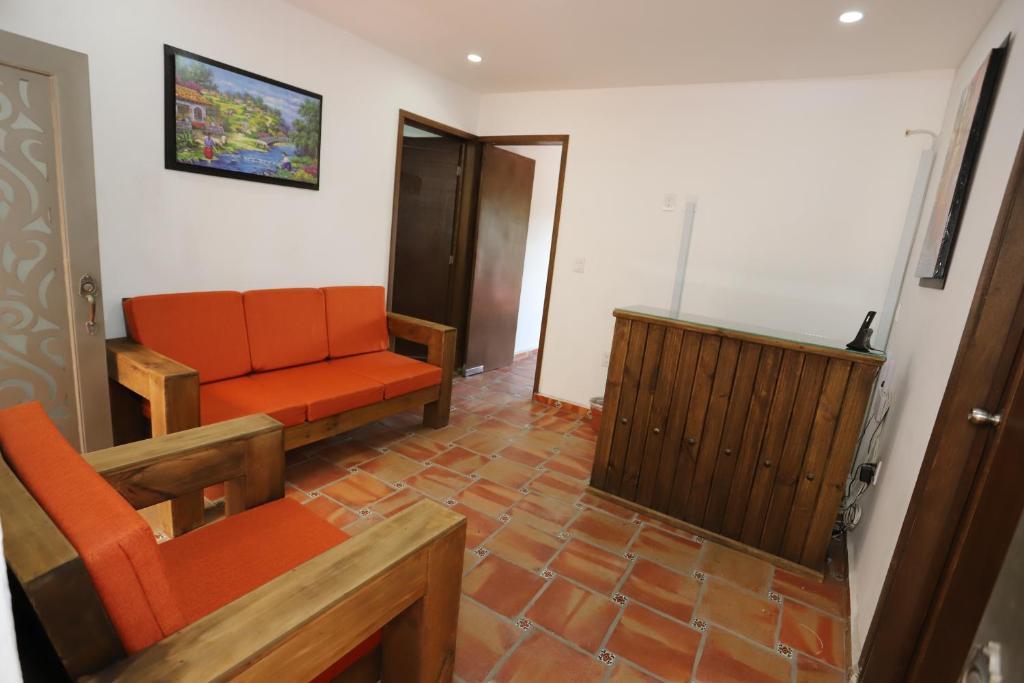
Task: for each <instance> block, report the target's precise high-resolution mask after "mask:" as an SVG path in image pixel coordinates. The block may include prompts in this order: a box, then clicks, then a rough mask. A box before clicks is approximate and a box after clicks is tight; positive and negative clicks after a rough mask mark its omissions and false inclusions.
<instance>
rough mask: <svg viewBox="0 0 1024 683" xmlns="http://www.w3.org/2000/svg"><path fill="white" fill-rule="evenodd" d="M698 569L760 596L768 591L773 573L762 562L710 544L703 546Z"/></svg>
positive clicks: (767, 565) (770, 567)
mask: <svg viewBox="0 0 1024 683" xmlns="http://www.w3.org/2000/svg"><path fill="white" fill-rule="evenodd" d="M698 569H700V570H702V571H703V572H705V573H707V574H710V575H711V576H716V577H718V578H722V579H726V580H727V581H731V582H732V583H734V584H736V585H737V586H741V587H743V588H746V589H747V590H750V591H754V592H755V593H762V594H763V593H764V592H765V591H766V590H767V589H768V585H769V584H770V583H771V580H772V572H773V569H772V566H771V565H770V564H768V563H767V562H765V561H764V560H759V559H758V558H756V557H753V556H752V555H748V554H746V553H741V552H739V551H738V550H733V549H732V548H726V547H725V546H724V545H719V544H718V543H710V542H709V543H705V544H704V553H703V554H702V556H701V559H700V566H699V567H698Z"/></svg>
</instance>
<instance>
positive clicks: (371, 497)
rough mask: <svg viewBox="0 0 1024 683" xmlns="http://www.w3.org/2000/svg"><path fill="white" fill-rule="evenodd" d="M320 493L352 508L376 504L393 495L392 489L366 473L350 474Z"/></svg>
mask: <svg viewBox="0 0 1024 683" xmlns="http://www.w3.org/2000/svg"><path fill="white" fill-rule="evenodd" d="M322 492H323V493H325V494H327V495H328V496H330V497H331V498H333V499H334V500H337V501H340V502H342V503H344V504H345V505H348V506H349V507H352V508H357V509H358V508H361V507H366V506H367V505H370V504H371V503H376V502H377V501H378V500H380V499H381V498H384V497H385V496H389V495H391V494H392V493H394V492H395V491H394V489H392V488H391V487H390V486H388V485H387V484H385V483H384V482H382V481H381V480H379V479H377V478H375V477H372V476H370V475H369V474H367V473H366V472H357V473H356V474H350V475H348V476H347V477H345V478H344V479H342V480H341V481H338V482H336V483H334V484H331V485H330V486H326V487H324V488H323V489H322Z"/></svg>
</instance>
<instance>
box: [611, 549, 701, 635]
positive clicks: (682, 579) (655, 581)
mask: <svg viewBox="0 0 1024 683" xmlns="http://www.w3.org/2000/svg"><path fill="white" fill-rule="evenodd" d="M621 591H622V593H624V594H625V595H628V596H629V597H630V598H632V599H634V600H636V601H638V602H641V603H643V604H645V605H647V606H649V607H653V608H654V609H656V610H658V611H659V612H664V613H665V614H668V615H669V616H672V617H675V618H676V619H678V620H679V621H689V620H690V618H691V617H692V616H693V606H694V605H695V604H696V602H697V593H698V592H699V591H700V583H699V582H698V581H697V580H696V579H695V578H694V577H692V576H686V575H683V574H677V573H676V572H673V571H670V570H668V569H665V568H664V567H662V566H661V565H657V564H654V563H653V562H650V561H648V560H639V561H637V563H636V564H635V565H634V566H633V571H631V572H630V574H629V578H627V579H626V582H625V583H624V584H623V585H622V589H621Z"/></svg>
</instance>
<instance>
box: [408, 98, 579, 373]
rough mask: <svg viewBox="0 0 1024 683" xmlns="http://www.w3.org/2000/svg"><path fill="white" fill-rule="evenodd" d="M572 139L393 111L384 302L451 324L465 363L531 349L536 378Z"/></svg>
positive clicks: (498, 363) (508, 360)
mask: <svg viewBox="0 0 1024 683" xmlns="http://www.w3.org/2000/svg"><path fill="white" fill-rule="evenodd" d="M568 143H569V137H568V136H567V135H521V136H520V135H514V136H487V137H478V136H475V135H472V134H470V133H466V132H464V131H460V130H458V129H455V128H453V127H451V126H447V125H445V124H442V123H439V122H437V121H432V120H430V119H426V118H424V117H421V116H417V115H415V114H412V113H410V112H406V111H401V112H399V125H398V144H397V153H396V166H395V193H394V207H393V213H392V230H391V261H390V272H389V287H388V304H389V307H390V309H391V310H393V311H395V312H397V313H403V314H406V315H411V316H415V317H419V318H424V319H427V320H431V321H434V322H439V323H443V324H446V325H451V326H452V327H455V328H456V329H457V330H458V348H457V356H456V367H457V368H458V371H459V372H461V373H462V374H464V375H474V374H479V373H481V372H489V371H492V370H498V369H501V368H505V367H508V366H510V365H511V364H512V362H513V361H514V360H515V359H517V358H519V359H521V358H524V357H529V356H536V358H537V366H536V372H535V376H534V386H533V391H534V393H536V392H537V390H538V387H539V380H540V373H541V364H542V359H543V347H544V330H545V327H546V325H547V315H548V304H549V300H550V294H551V275H552V270H553V263H554V256H555V251H556V248H557V236H558V222H559V217H560V213H561V200H562V188H563V184H564V180H565V162H566V157H567V152H568ZM396 350H397V351H398V352H400V353H404V354H406V355H410V356H413V357H422V356H423V354H424V353H425V350H424V349H422V348H420V347H418V346H417V345H415V344H401V345H397V346H396Z"/></svg>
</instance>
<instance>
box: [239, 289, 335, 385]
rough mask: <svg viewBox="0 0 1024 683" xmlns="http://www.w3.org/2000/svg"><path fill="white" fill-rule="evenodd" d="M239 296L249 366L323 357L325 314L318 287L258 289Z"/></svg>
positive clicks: (262, 367)
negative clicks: (243, 307)
mask: <svg viewBox="0 0 1024 683" xmlns="http://www.w3.org/2000/svg"><path fill="white" fill-rule="evenodd" d="M242 297H243V301H244V303H245V324H246V330H247V331H248V333H249V354H250V357H251V359H252V367H253V370H256V371H257V372H261V371H264V370H276V369H278V368H287V367H291V366H293V365H304V364H306V363H315V362H317V361H321V360H324V359H325V358H327V318H326V315H325V313H324V295H323V293H322V292H321V291H320V290H319V289H259V290H253V291H251V292H245V293H244V294H243V295H242Z"/></svg>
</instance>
